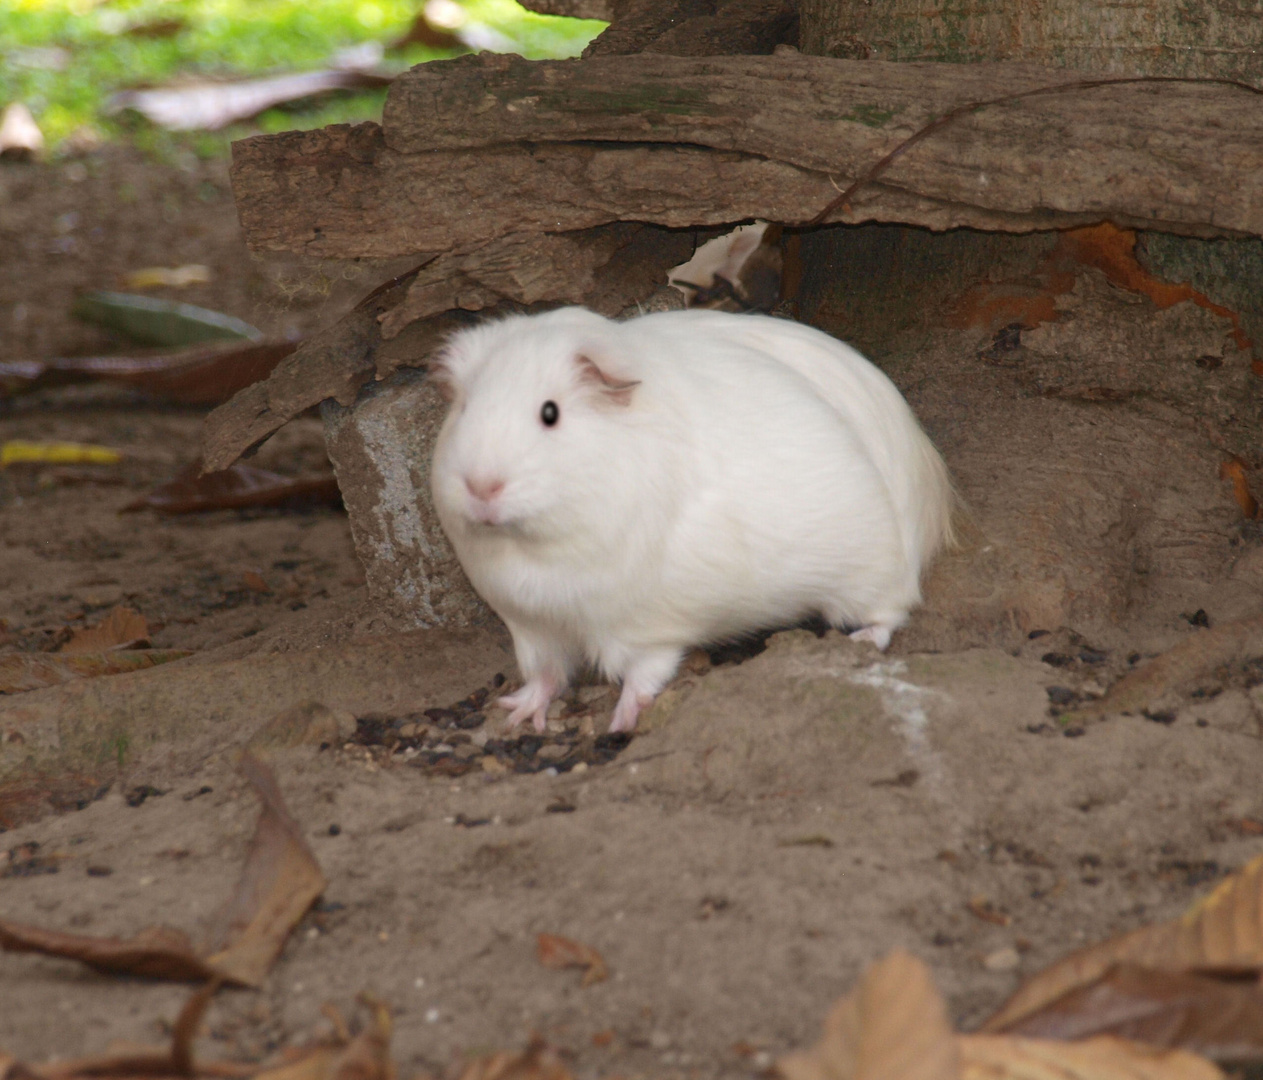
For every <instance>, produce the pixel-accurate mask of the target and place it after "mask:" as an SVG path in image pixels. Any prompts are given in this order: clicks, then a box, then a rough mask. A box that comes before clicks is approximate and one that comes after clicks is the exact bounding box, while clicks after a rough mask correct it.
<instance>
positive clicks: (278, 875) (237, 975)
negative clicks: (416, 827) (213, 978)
mask: <svg viewBox="0 0 1263 1080" xmlns="http://www.w3.org/2000/svg"><path fill="white" fill-rule="evenodd" d="M240 769H241V771H242V773H243V774H244V775H245V777H246V779H247V780H249V781H250V783H251V785H253V787H254V790H255V794H256V795H258V796H259V799H260V801H261V802H262V803H263V811H262V813H261V814H260V815H259V824H258V826H257V827H256V829H255V833H254V838H253V839H252V840H251V841H250V851H249V854H248V855H247V856H246V864H245V866H244V867H243V869H242V871H241V878H240V879H239V880H238V882H237V887H236V889H235V890H234V893H233V896H232V898H231V899H230V900H229V902H228V903H227V904H226V905H225V907H224V908H223V910H222V911H221V912H220V913H219V917H218V920H217V921H218V927H217V929H218V931H219V932H218V933H217V934H216V935H215V938H216V939H217V940H220V941H225V942H227V943H228V944H227V946H226V947H225V948H222V949H221V950H220V951H218V952H216V953H215V954H214V955H213V956H211V957H209V958H208V959H207V963H208V964H210V965H211V966H212V967H213V969H214V970H215V971H217V972H219V973H220V974H222V975H223V976H224V977H225V978H227V979H229V980H231V981H232V982H236V983H241V984H243V985H245V986H258V985H259V984H260V983H262V981H263V979H264V976H266V975H267V973H268V971H269V970H270V969H271V967H272V963H273V962H274V961H275V960H276V958H277V956H279V955H280V952H281V949H282V948H283V947H284V945H285V939H286V938H287V937H289V933H290V931H291V930H293V929H294V927H295V926H296V925H297V924H298V921H299V920H300V919H301V918H302V917H303V916H304V915H305V914H306V913H307V909H308V908H309V907H311V905H312V904H313V903H314V902H315V900H316V898H317V897H318V896H319V895H320V894H321V893H322V892H324V888H325V878H324V874H322V873H321V871H320V864H319V863H317V862H316V857H315V856H314V855H313V854H312V853H311V849H310V848H309V847H308V846H307V843H306V841H304V840H303V836H302V830H301V829H300V828H299V827H298V823H297V822H295V821H294V819H293V818H292V817H290V815H289V811H288V810H286V808H285V803H284V801H283V800H282V798H281V793H280V791H279V790H278V788H277V786H276V779H275V777H273V775H272V770H271V769H269V768H268V767H267V766H266V765H265V764H263V762H261V761H259V760H258V759H257V758H255V757H254V756H253V755H251V754H248V753H247V754H243V755H242V757H241V762H240Z"/></svg>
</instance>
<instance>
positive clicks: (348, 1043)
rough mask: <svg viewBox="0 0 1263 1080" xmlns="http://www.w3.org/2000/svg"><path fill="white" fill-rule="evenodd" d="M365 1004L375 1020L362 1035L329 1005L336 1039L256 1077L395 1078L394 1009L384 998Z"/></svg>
mask: <svg viewBox="0 0 1263 1080" xmlns="http://www.w3.org/2000/svg"><path fill="white" fill-rule="evenodd" d="M362 1000H363V999H362ZM365 1003H366V1004H368V1005H369V1006H370V1008H371V1009H372V1013H373V1019H372V1021H371V1023H370V1024H369V1026H368V1027H367V1028H366V1029H365V1030H364V1031H362V1032H360V1034H358V1035H356V1036H354V1037H351V1036H350V1035H348V1034H347V1032H346V1024H345V1022H344V1021H343V1020H342V1017H341V1015H340V1014H338V1013H337V1012H336V1011H334V1010H332V1009H331V1008H330V1007H329V1006H326V1007H325V1009H324V1010H323V1011H324V1012H325V1014H326V1015H327V1016H329V1018H330V1020H332V1021H333V1023H334V1027H335V1029H336V1032H337V1034H336V1036H335V1041H334V1042H333V1043H326V1044H324V1045H321V1046H316V1047H313V1048H312V1049H311V1050H309V1051H308V1052H307V1053H305V1054H303V1055H302V1056H301V1057H299V1058H298V1059H297V1060H294V1061H288V1062H286V1063H285V1064H284V1065H278V1066H276V1067H275V1068H272V1069H265V1070H264V1071H262V1072H260V1073H257V1074H255V1076H254V1078H253V1080H394V1078H395V1065H394V1062H393V1061H392V1060H391V1058H390V1035H391V1020H390V1010H389V1009H388V1008H387V1007H386V1006H385V1005H383V1004H382V1003H381V1002H380V1001H376V1000H368V1001H366V1002H365Z"/></svg>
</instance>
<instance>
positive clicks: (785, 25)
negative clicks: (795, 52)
mask: <svg viewBox="0 0 1263 1080" xmlns="http://www.w3.org/2000/svg"><path fill="white" fill-rule="evenodd" d="M605 18H606V19H607V20H610V21H611V25H610V26H609V27H607V28H606V30H605V31H604V33H602V34H600V35H598V36H597V38H596V39H595V40H594V41H593V42H592V43H591V44H590V45H589V46H588V47H587V48H586V49H585V50H584V51H583V55H584V56H585V57H588V56H623V55H626V54H628V53H638V52H655V53H666V54H667V55H669V56H736V55H739V54H742V53H756V54H766V53H770V52H771V51H772V50H773V48H775V47H776V46H777V45H780V44H789V45H797V44H798V5H797V3H796V2H795V0H614V2H613V3H612V4H611V7H610V13H609V15H608V16H605Z"/></svg>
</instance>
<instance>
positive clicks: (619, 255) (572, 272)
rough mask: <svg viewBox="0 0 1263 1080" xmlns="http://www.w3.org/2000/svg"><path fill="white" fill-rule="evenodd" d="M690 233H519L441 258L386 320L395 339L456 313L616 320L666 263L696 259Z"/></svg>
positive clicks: (637, 229)
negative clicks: (537, 311) (523, 309)
mask: <svg viewBox="0 0 1263 1080" xmlns="http://www.w3.org/2000/svg"><path fill="white" fill-rule="evenodd" d="M692 247H693V244H692V239H691V237H690V236H689V235H688V234H679V233H668V232H666V231H665V230H663V229H654V228H650V227H647V226H644V225H636V224H633V223H631V222H624V223H620V224H615V225H607V226H603V227H601V228H596V229H590V230H588V231H586V232H580V233H557V234H551V233H515V234H513V235H511V236H506V237H504V238H502V239H499V240H493V241H491V243H489V244H484V245H482V246H481V247H478V248H475V249H474V250H472V251H461V252H453V253H451V254H448V255H442V256H440V257H439V258H437V259H435V260H434V261H433V262H432V263H429V264H428V265H427V266H426V267H424V269H422V270H421V271H420V272H419V273H418V274H417V276H416V278H415V279H414V280H413V282H412V284H411V286H409V289H408V295H407V297H406V298H405V299H404V300H403V302H402V303H400V304H399V305H397V306H396V307H395V308H393V309H392V310H391V311H389V312H388V313H386V314H385V315H384V316H383V317H382V319H381V324H382V336H383V337H384V338H386V339H388V340H389V339H390V338H393V337H394V336H395V335H396V334H398V333H399V331H400V330H401V329H403V327H405V326H407V325H408V324H409V323H412V322H414V321H415V320H417V319H424V318H427V317H428V316H430V315H435V314H438V313H440V312H444V311H449V310H452V309H457V308H459V309H462V310H465V311H481V310H483V309H484V308H488V307H492V306H494V305H496V304H500V303H503V302H504V301H506V300H507V301H511V302H513V303H516V304H535V303H539V302H541V301H548V302H552V303H567V304H579V303H586V304H587V306H588V307H590V308H592V309H593V310H594V311H599V312H600V313H601V314H603V315H617V314H618V313H619V312H621V311H622V310H623V309H624V308H625V307H627V306H628V304H631V303H635V302H637V301H639V300H643V299H644V298H645V297H646V296H648V295H649V293H650V292H652V291H653V288H654V287H655V286H656V285H658V284H660V283H661V281H662V280H663V278H662V271H663V269H664V265H669V263H668V260H674V261H676V262H682V261H684V260H685V259H687V258H688V257H689V256H690V255H691V254H692Z"/></svg>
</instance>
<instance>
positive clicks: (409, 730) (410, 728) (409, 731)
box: [399, 724, 417, 739]
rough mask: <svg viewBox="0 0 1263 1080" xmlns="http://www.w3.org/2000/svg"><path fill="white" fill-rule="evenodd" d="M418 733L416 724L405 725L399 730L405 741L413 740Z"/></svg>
mask: <svg viewBox="0 0 1263 1080" xmlns="http://www.w3.org/2000/svg"><path fill="white" fill-rule="evenodd" d="M416 733H417V725H416V724H404V725H403V726H402V727H400V728H399V735H400V737H401V738H404V739H411V738H412V736H414V735H415V734H416Z"/></svg>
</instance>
